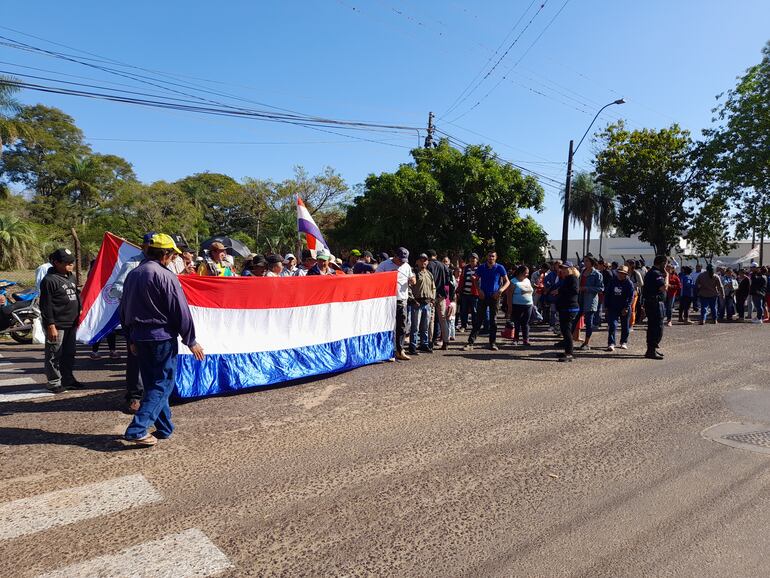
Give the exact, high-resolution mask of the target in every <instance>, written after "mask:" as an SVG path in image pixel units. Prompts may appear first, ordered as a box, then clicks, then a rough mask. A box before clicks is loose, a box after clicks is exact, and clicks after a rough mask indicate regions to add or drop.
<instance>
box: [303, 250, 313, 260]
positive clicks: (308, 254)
mask: <svg viewBox="0 0 770 578" xmlns="http://www.w3.org/2000/svg"><path fill="white" fill-rule="evenodd" d="M312 258H313V253H311V252H310V249H302V260H303V261H307V260H308V259H312Z"/></svg>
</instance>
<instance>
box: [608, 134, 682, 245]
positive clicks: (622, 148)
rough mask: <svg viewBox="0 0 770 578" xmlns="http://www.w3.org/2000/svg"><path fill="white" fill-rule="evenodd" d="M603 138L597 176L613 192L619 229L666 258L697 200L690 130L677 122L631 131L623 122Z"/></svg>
mask: <svg viewBox="0 0 770 578" xmlns="http://www.w3.org/2000/svg"><path fill="white" fill-rule="evenodd" d="M599 138H600V141H601V142H602V144H603V148H602V149H601V150H600V152H599V153H598V154H597V156H596V173H597V177H598V180H599V182H600V183H601V184H603V185H605V186H607V187H609V188H610V189H612V190H613V191H614V192H615V195H616V198H617V208H618V225H619V227H620V228H621V229H622V230H623V231H624V232H626V233H627V234H638V235H639V238H640V239H641V240H642V241H645V242H647V243H649V244H650V245H652V246H653V247H654V248H655V252H656V253H657V254H659V255H667V254H668V253H669V251H670V250H671V248H672V247H674V246H675V245H676V244H677V243H678V240H679V236H680V235H681V233H682V231H683V230H684V229H685V228H686V226H687V210H686V204H687V202H688V200H689V199H691V198H692V197H693V195H692V194H691V193H692V190H691V189H692V188H691V185H690V180H691V178H692V174H693V173H692V166H691V158H690V157H691V151H692V141H691V140H690V135H689V132H688V131H686V130H682V129H681V128H680V127H679V126H678V125H676V124H674V125H672V126H671V127H670V128H664V129H661V130H658V131H655V130H651V129H643V130H634V131H628V130H626V128H625V126H624V124H623V122H622V121H621V122H619V123H617V124H613V125H610V126H608V127H607V128H606V129H605V130H604V132H602V133H601V134H600V135H599Z"/></svg>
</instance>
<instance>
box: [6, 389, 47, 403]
mask: <svg viewBox="0 0 770 578" xmlns="http://www.w3.org/2000/svg"><path fill="white" fill-rule="evenodd" d="M54 395H56V394H55V393H51V392H50V391H48V390H47V389H31V390H29V391H17V392H15V393H0V403H8V402H11V401H24V400H25V399H37V398H39V397H53V396H54Z"/></svg>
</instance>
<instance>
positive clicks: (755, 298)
mask: <svg viewBox="0 0 770 578" xmlns="http://www.w3.org/2000/svg"><path fill="white" fill-rule="evenodd" d="M751 302H752V303H753V304H754V311H756V312H757V319H762V318H763V317H764V316H765V296H764V295H752V296H751Z"/></svg>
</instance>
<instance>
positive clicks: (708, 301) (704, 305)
mask: <svg viewBox="0 0 770 578" xmlns="http://www.w3.org/2000/svg"><path fill="white" fill-rule="evenodd" d="M706 309H708V310H710V311H711V318H712V319H714V320H715V321H716V319H717V298H716V297H700V320H701V321H706Z"/></svg>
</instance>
